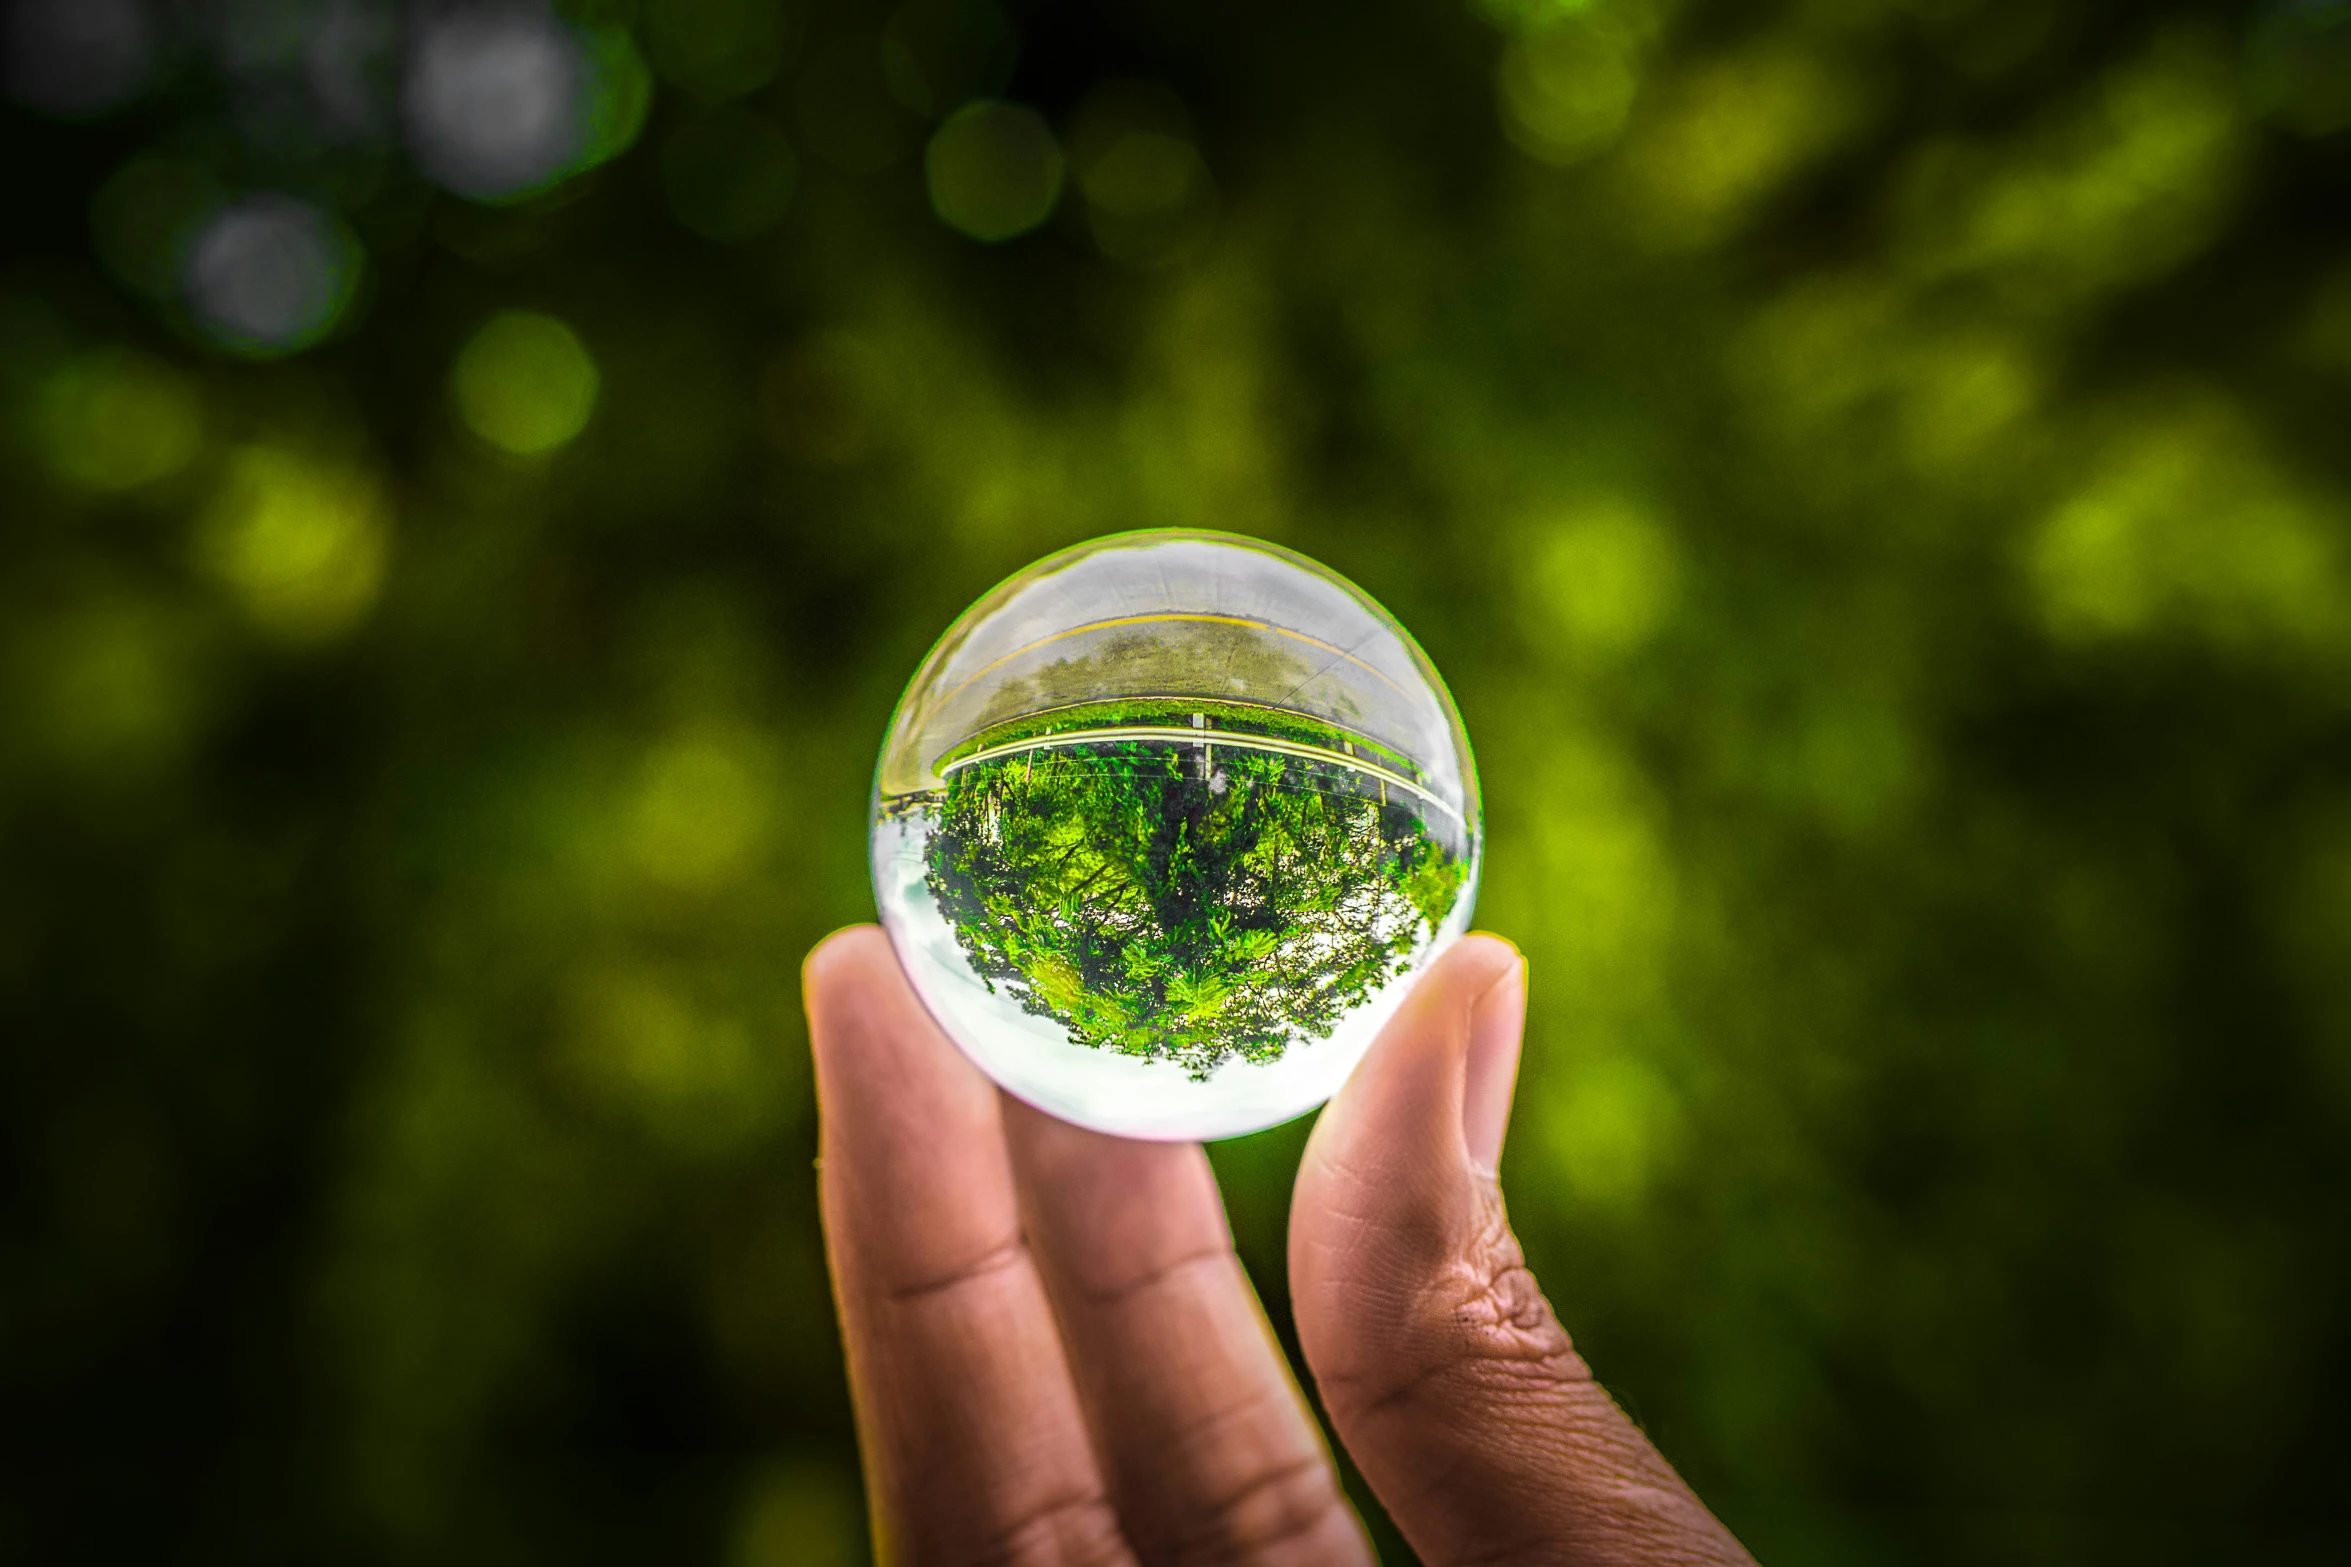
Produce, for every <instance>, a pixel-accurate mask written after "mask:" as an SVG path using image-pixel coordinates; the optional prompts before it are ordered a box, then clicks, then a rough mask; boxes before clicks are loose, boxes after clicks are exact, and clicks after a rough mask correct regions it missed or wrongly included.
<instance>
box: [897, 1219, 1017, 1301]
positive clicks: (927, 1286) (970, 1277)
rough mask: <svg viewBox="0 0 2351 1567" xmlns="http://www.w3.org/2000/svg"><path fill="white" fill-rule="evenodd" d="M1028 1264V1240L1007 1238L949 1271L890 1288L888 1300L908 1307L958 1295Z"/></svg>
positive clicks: (945, 1270)
mask: <svg viewBox="0 0 2351 1567" xmlns="http://www.w3.org/2000/svg"><path fill="white" fill-rule="evenodd" d="M1028 1260H1029V1246H1028V1240H1027V1238H1026V1237H1024V1236H1021V1235H1008V1236H1005V1237H1004V1238H1002V1239H1001V1240H998V1241H996V1242H994V1243H992V1244H991V1245H989V1246H988V1247H987V1248H986V1249H985V1250H983V1251H980V1252H978V1253H977V1254H975V1255H973V1256H971V1257H969V1258H967V1259H965V1260H964V1261H961V1262H958V1263H956V1264H954V1265H953V1266H952V1267H949V1268H946V1269H944V1270H942V1271H940V1272H937V1273H931V1274H918V1275H916V1276H915V1277H913V1278H910V1279H904V1280H901V1281H899V1282H898V1283H895V1284H893V1285H892V1286H891V1287H890V1289H889V1291H888V1298H889V1300H890V1303H891V1304H893V1305H911V1304H913V1303H916V1302H919V1301H927V1300H935V1299H938V1298H940V1297H942V1296H949V1295H955V1294H959V1293H961V1292H962V1291H964V1290H967V1289H970V1288H971V1287H973V1286H974V1285H977V1284H980V1283H983V1282H984V1281H986V1280H988V1279H991V1278H994V1277H995V1276H997V1275H998V1274H1001V1273H1005V1272H1008V1271H1009V1270H1011V1269H1014V1268H1017V1267H1020V1266H1021V1265H1022V1264H1024V1263H1026V1262H1027V1261H1028Z"/></svg>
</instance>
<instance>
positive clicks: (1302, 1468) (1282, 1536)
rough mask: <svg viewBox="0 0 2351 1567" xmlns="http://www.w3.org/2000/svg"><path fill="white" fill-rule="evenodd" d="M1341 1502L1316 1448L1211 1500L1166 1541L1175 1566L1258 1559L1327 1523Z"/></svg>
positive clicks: (1211, 1566)
mask: <svg viewBox="0 0 2351 1567" xmlns="http://www.w3.org/2000/svg"><path fill="white" fill-rule="evenodd" d="M1345 1505H1346V1504H1345V1502H1344V1501H1343V1500H1342V1499H1341V1498H1340V1495H1339V1489H1338V1486H1337V1485H1336V1483H1335V1482H1334V1481H1333V1479H1332V1477H1331V1472H1330V1467H1329V1465H1328V1464H1326V1463H1325V1462H1324V1461H1323V1458H1322V1455H1321V1454H1319V1453H1303V1454H1300V1455H1298V1456H1297V1457H1295V1458H1292V1459H1288V1460H1286V1461H1283V1462H1280V1463H1275V1464H1271V1465H1268V1466H1267V1467H1265V1468H1264V1469H1262V1470H1260V1471H1259V1472H1257V1473H1256V1474H1254V1475H1252V1476H1250V1477H1249V1478H1248V1479H1247V1480H1245V1481H1244V1482H1243V1483H1242V1484H1240V1485H1239V1486H1238V1487H1236V1488H1235V1489H1233V1490H1232V1491H1231V1492H1229V1493H1227V1494H1226V1495H1225V1496H1223V1497H1221V1498H1218V1499H1216V1500H1215V1501H1213V1502H1212V1503H1211V1504H1210V1505H1209V1507H1208V1508H1207V1509H1206V1512H1205V1515H1204V1517H1203V1518H1202V1520H1201V1521H1200V1523H1199V1524H1198V1525H1197V1526H1196V1527H1194V1528H1192V1529H1190V1530H1187V1531H1186V1532H1184V1533H1183V1534H1182V1535H1180V1536H1178V1537H1177V1538H1175V1539H1173V1540H1170V1541H1169V1542H1167V1550H1166V1552H1165V1556H1166V1559H1167V1560H1168V1561H1170V1562H1171V1563H1175V1564H1179V1567H1225V1564H1228V1563H1231V1564H1238V1563H1247V1562H1260V1561H1265V1560H1268V1559H1270V1558H1271V1557H1272V1556H1273V1555H1274V1554H1275V1553H1276V1552H1278V1551H1279V1550H1280V1549H1281V1548H1282V1547H1284V1546H1286V1545H1289V1544H1291V1543H1293V1542H1295V1541H1298V1540H1302V1539H1304V1538H1306V1537H1307V1536H1310V1535H1312V1534H1314V1533H1315V1532H1316V1531H1318V1530H1320V1529H1323V1528H1325V1527H1327V1526H1328V1525H1329V1524H1330V1523H1331V1521H1332V1519H1333V1518H1334V1517H1335V1516H1337V1515H1338V1514H1340V1513H1341V1511H1342V1510H1343V1509H1344V1507H1345Z"/></svg>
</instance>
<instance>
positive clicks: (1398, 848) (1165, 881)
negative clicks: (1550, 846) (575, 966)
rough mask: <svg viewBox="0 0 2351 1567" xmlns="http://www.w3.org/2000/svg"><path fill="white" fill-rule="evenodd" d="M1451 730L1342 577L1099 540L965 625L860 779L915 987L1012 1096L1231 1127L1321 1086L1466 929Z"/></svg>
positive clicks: (1196, 1130) (1178, 1129) (1158, 536)
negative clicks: (865, 778)
mask: <svg viewBox="0 0 2351 1567" xmlns="http://www.w3.org/2000/svg"><path fill="white" fill-rule="evenodd" d="M1482 840H1483V830H1482V827H1481V825H1480V821H1479V809H1478V787H1477V774H1476V769H1475V767H1474V766H1473V764H1472V763H1471V760H1470V754H1469V742H1468V737H1467V736H1466V735H1465V734H1464V733H1463V731H1462V728H1461V720H1460V717H1459V715H1458V714H1457V713H1455V711H1454V709H1453V703H1452V699H1451V698H1450V697H1449V696H1447V695H1446V692H1445V687H1444V684H1443V682H1442V681H1441V680H1439V679H1438V677H1437V672H1436V670H1435V669H1434V668H1432V667H1431V666H1430V664H1429V661H1428V658H1427V656H1426V655H1425V654H1423V653H1422V652H1421V651H1420V648H1419V647H1418V645H1417V644H1415V643H1414V642H1413V640H1412V638H1411V637H1410V636H1409V635H1408V634H1407V633H1406V632H1405V631H1404V629H1403V628H1402V627H1401V626H1399V625H1397V624H1396V622H1395V620H1394V619H1392V618H1391V617H1390V616H1389V615H1388V614H1387V612H1386V611H1385V610H1383V609H1381V608H1380V606H1379V605H1378V604H1376V603H1374V602H1373V601H1372V600H1371V599H1370V598H1368V597H1366V596H1365V595H1364V594H1363V593H1362V591H1361V590H1359V589H1357V588H1356V587H1354V586H1353V585H1352V584H1350V583H1348V582H1346V581H1345V580H1343V579H1341V578H1340V577H1338V576H1337V575H1335V574H1334V573H1332V572H1331V571H1329V570H1328V569H1327V568H1325V567H1322V566H1320V565H1317V564H1316V563H1315V562H1313V561H1310V560H1308V559H1306V558H1305V557H1304V556H1301V555H1295V554H1292V553H1291V552H1289V551H1287V550H1282V549H1278V548H1276V547H1274V546H1271V545H1267V544H1262V543H1259V542H1257V541H1255V540H1250V539H1243V538H1239V537H1235V536H1232V535H1227V534H1214V533H1190V532H1176V531H1154V532H1144V533H1128V534H1119V535H1116V536H1113V537H1111V538H1106V539H1098V540H1096V541H1094V542H1093V543H1091V544H1084V545H1080V546H1078V547H1076V548H1075V549H1070V550H1065V551H1063V552H1062V553H1060V554H1058V555H1055V556H1052V557H1050V558H1048V559H1046V560H1043V561H1039V562H1038V563H1037V564H1035V565H1033V566H1031V567H1029V568H1028V569H1027V570H1026V571H1023V572H1021V573H1020V574H1018V575H1017V576H1015V577H1013V578H1011V579H1010V580H1009V581H1007V582H1005V583H1003V584H1002V585H1000V586H999V587H997V588H996V589H995V590H994V591H992V592H990V593H989V594H988V595H987V596H986V597H985V598H983V599H981V600H980V601H979V603H977V604H975V605H973V606H972V608H971V609H969V610H968V611H966V612H965V613H964V615H963V618H962V619H960V620H958V621H957V622H956V623H955V625H954V626H953V627H951V628H950V629H949V630H948V632H947V635H946V636H945V637H944V638H942V639H941V640H940V642H939V645H938V646H937V647H936V648H935V649H934V650H933V651H932V653H931V655H930V657H929V658H928V659H927V660H925V661H924V663H923V666H922V668H921V670H920V671H919V672H918V673H917V674H916V675H915V677H914V681H913V683H912V684H911V685H909V686H908V687H907V691H906V695H905V696H904V698H903V699H901V701H900V702H899V706H898V712H897V715H896V717H895V718H894V719H893V720H892V722H891V726H890V734H889V738H888V739H887V740H886V741H885V742H884V744H883V748H882V757H881V765H880V767H879V769H878V770H877V773H876V777H875V795H874V810H873V840H872V851H873V875H874V891H875V897H876V900H877V901H878V903H879V904H880V907H881V913H882V923H883V925H884V926H885V927H886V928H887V929H888V931H889V933H890V939H891V942H892V944H893V945H894V946H895V948H896V949H897V953H898V958H899V961H900V963H901V964H902V965H904V967H905V970H906V974H907V977H908V979H909V981H910V982H911V983H912V984H913V986H914V988H915V990H916V991H917V992H918V993H919V994H920V995H921V996H922V999H923V1002H924V1004H925V1005H926V1006H928V1007H929V1009H930V1011H931V1015H932V1016H933V1017H934V1018H936V1019H937V1020H938V1022H939V1025H940V1027H941V1028H943V1029H944V1030H945V1031H946V1033H947V1034H948V1036H949V1037H950V1038H951V1039H953V1040H954V1041H955V1043H956V1044H957V1045H958V1046H959V1047H960V1048H961V1049H962V1050H963V1051H964V1053H965V1054H966V1055H968V1056H970V1057H971V1059H972V1060H973V1061H974V1062H975V1063H977V1064H978V1065H979V1066H980V1068H981V1069H982V1070H984V1071H985V1072H987V1074H988V1075H989V1076H990V1077H992V1078H994V1079H995V1081H996V1082H997V1083H998V1084H999V1085H1001V1086H1002V1087H1003V1088H1004V1089H1005V1090H1006V1091H1008V1092H1010V1093H1012V1094H1015V1095H1017V1096H1019V1097H1020V1098H1022V1099H1025V1100H1027V1101H1028V1102H1029V1103H1031V1104H1034V1105H1037V1106H1038V1107H1039V1108H1041V1109H1045V1110H1048V1111H1051V1112H1052V1113H1053V1114H1055V1115H1059V1116H1062V1117H1064V1118H1065V1119H1068V1120H1071V1121H1075V1122H1077V1123H1078V1124H1080V1125H1083V1126H1089V1127H1093V1128H1095V1129H1096V1130H1099V1131H1105V1132H1111V1133H1114V1134H1117V1135H1120V1136H1128V1137H1147V1138H1162V1139H1177V1138H1187V1139H1188V1138H1211V1137H1232V1136H1238V1135H1240V1134H1242V1133H1244V1132H1251V1131H1256V1130H1259V1129H1260V1128H1263V1127H1267V1126H1272V1125H1275V1124H1277V1123H1279V1122H1282V1121H1286V1120H1289V1119H1291V1118H1292V1117H1294V1116H1298V1115H1302V1114H1304V1113H1305V1112H1306V1111H1308V1110H1311V1109H1313V1108H1314V1107H1315V1106H1316V1105H1319V1104H1321V1103H1322V1102H1323V1101H1324V1100H1326V1099H1328V1098H1329V1097H1330V1096H1331V1095H1332V1094H1333V1093H1335V1092H1337V1091H1338V1088H1339V1085H1340V1084H1341V1083H1342V1082H1344V1081H1345V1080H1346V1077H1347V1074H1348V1073H1349V1072H1351V1071H1352V1070H1353V1069H1354V1066H1355V1063H1356V1062H1357V1061H1358V1060H1360V1059H1361V1058H1362V1055H1363V1052H1364V1050H1365V1049H1366V1048H1368V1047H1369V1045H1370V1043H1371V1041H1372V1039H1373V1037H1374V1036H1375V1035H1376V1034H1377V1032H1378V1030H1379V1028H1380V1026H1381V1025H1382V1024H1383V1023H1385V1022H1386V1020H1387V1018H1388V1017H1389V1016H1390V1015H1391V1014H1392V1013H1393V1012H1394V1010H1395V1008H1396V1006H1397V1005H1398V1004H1399V1003H1400V1002H1401V1000H1402V999H1403V996H1404V994H1405V992H1406V991H1407V990H1408V989H1409V987H1410V985H1411V983H1412V980H1413V978H1414V977H1415V976H1417V975H1418V974H1419V972H1420V971H1421V970H1422V969H1423V968H1425V967H1426V966H1427V965H1428V964H1429V963H1430V962H1431V961H1432V960H1433V959H1434V958H1435V957H1436V956H1437V954H1438V953H1440V952H1441V951H1443V950H1444V949H1445V948H1446V947H1447V946H1449V945H1450V944H1451V943H1452V942H1453V941H1454V940H1455V939H1457V938H1458V937H1459V936H1460V935H1461V933H1462V932H1463V931H1464V930H1466V929H1467V928H1468V924H1469V917H1470V910H1471V908H1472V906H1473V905H1474V904H1475V902H1476V897H1477V881H1478V861H1479V854H1480V850H1481V848H1482Z"/></svg>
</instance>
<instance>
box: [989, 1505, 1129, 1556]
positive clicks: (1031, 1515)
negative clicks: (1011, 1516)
mask: <svg viewBox="0 0 2351 1567" xmlns="http://www.w3.org/2000/svg"><path fill="white" fill-rule="evenodd" d="M955 1560H956V1562H957V1563H958V1567H1134V1563H1135V1555H1134V1552H1133V1551H1132V1550H1130V1549H1129V1548H1128V1546H1127V1542H1126V1536H1125V1535H1123V1534H1121V1533H1120V1532H1119V1527H1118V1514H1117V1512H1116V1511H1115V1510H1114V1509H1113V1508H1112V1507H1111V1505H1110V1500H1109V1498H1108V1497H1106V1496H1103V1495H1102V1494H1101V1493H1100V1492H1086V1493H1084V1494H1081V1495H1073V1496H1058V1497H1054V1498H1052V1499H1050V1500H1048V1501H1046V1502H1044V1503H1043V1504H1041V1505H1040V1506H1038V1507H1036V1508H1034V1509H1033V1510H1031V1511H1030V1512H1028V1513H1026V1514H1024V1515H1023V1516H1022V1517H1021V1518H1019V1519H1018V1520H1017V1521H1015V1522H1014V1523H1012V1524H1011V1525H1010V1526H1008V1527H1006V1528H1005V1529H1003V1530H1001V1531H999V1532H998V1533H997V1534H996V1535H995V1536H994V1537H993V1538H991V1539H988V1540H986V1541H983V1542H980V1543H979V1545H978V1546H977V1548H976V1549H974V1550H972V1551H971V1552H969V1553H968V1554H964V1555H961V1556H958V1557H957V1558H955Z"/></svg>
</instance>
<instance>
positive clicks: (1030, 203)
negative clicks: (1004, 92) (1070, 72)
mask: <svg viewBox="0 0 2351 1567" xmlns="http://www.w3.org/2000/svg"><path fill="white" fill-rule="evenodd" d="M923 167H924V173H925V175H926V176H927V178H928V180H929V184H930V192H931V210H932V211H934V212H936V213H938V215H939V219H940V221H941V222H943V223H945V224H946V225H947V226H948V227H949V228H952V229H956V230H958V231H960V232H962V233H965V234H968V235H970V236H971V237H972V238H973V239H976V240H983V241H988V242H993V241H996V240H1003V239H1010V238H1012V237H1013V236H1014V235H1016V234H1026V233H1027V232H1028V231H1029V230H1030V229H1033V228H1035V227H1036V226H1037V225H1038V224H1040V223H1042V222H1044V221H1045V219H1046V218H1048V217H1050V216H1051V215H1052V212H1053V204H1054V202H1055V201H1057V200H1058V199H1060V196H1061V172H1062V159H1061V146H1060V144H1059V143H1058V142H1056V141H1055V140H1054V139H1053V132H1052V131H1051V130H1049V129H1048V128H1047V127H1046V125H1045V121H1044V118H1043V116H1041V115H1039V114H1038V113H1037V111H1036V110H1034V109H1029V108H1024V107H1022V106H1021V105H1019V104H1016V103H974V104H968V105H966V106H965V107H963V108H961V109H958V110H957V111H956V112H955V113H954V114H952V115H950V116H949V117H948V120H947V123H946V124H944V125H942V126H940V127H939V131H938V134H937V135H935V136H933V137H932V138H931V145H930V150H929V152H928V153H926V154H925V156H924V158H923Z"/></svg>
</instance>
